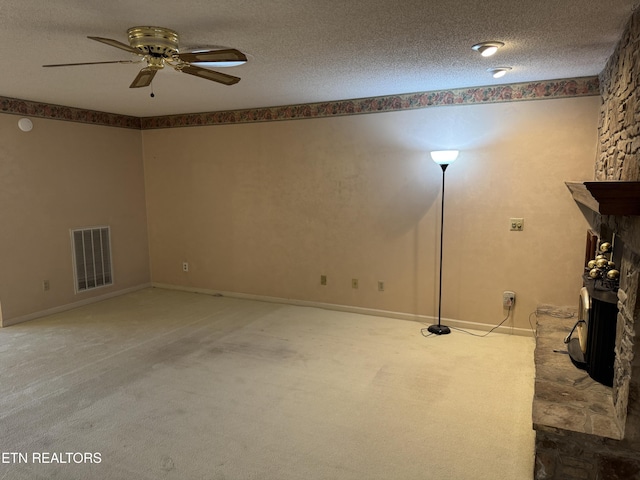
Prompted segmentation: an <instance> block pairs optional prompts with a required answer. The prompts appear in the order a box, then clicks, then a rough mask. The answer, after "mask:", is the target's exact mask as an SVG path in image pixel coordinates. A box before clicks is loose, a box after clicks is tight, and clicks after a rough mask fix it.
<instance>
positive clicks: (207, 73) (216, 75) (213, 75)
mask: <svg viewBox="0 0 640 480" xmlns="http://www.w3.org/2000/svg"><path fill="white" fill-rule="evenodd" d="M176 70H179V71H181V72H184V73H188V74H189V75H194V76H196V77H200V78H204V79H206V80H212V81H214V82H218V83H223V84H225V85H233V84H235V83H238V82H239V81H240V78H239V77H234V76H233V75H227V74H226V73H220V72H214V71H213V70H209V69H207V68H202V67H197V66H196V65H188V64H187V65H183V66H182V67H180V68H178V69H176Z"/></svg>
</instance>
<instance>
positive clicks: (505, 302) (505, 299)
mask: <svg viewBox="0 0 640 480" xmlns="http://www.w3.org/2000/svg"><path fill="white" fill-rule="evenodd" d="M515 302H516V294H515V292H511V291H509V290H505V291H504V292H502V306H503V307H504V308H511V307H513V304H514V303H515Z"/></svg>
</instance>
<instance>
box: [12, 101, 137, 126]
mask: <svg viewBox="0 0 640 480" xmlns="http://www.w3.org/2000/svg"><path fill="white" fill-rule="evenodd" d="M0 113H11V114H15V115H24V116H25V117H37V118H48V119H51V120H66V121H68V122H78V123H91V124H94V125H103V126H108V127H122V128H133V129H137V130H140V128H141V122H140V118H139V117H130V116H127V115H118V114H115V113H106V112H97V111H95V110H83V109H81V108H74V107H65V106H62V105H51V104H48V103H39V102H32V101H30V100H20V99H18V98H8V97H0Z"/></svg>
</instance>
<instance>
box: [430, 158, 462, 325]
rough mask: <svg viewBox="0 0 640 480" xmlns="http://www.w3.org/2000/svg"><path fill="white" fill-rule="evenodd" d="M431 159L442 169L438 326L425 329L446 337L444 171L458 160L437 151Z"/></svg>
mask: <svg viewBox="0 0 640 480" xmlns="http://www.w3.org/2000/svg"><path fill="white" fill-rule="evenodd" d="M431 158H432V159H433V161H434V162H436V163H437V164H438V165H440V168H442V201H441V205H442V206H441V212H440V284H439V286H438V324H437V325H431V326H429V328H428V329H427V330H428V331H429V332H431V333H434V334H436V335H446V334H448V333H451V329H450V328H449V327H447V326H446V325H442V324H441V323H440V320H441V317H442V239H443V232H444V171H445V170H446V169H447V167H448V166H449V164H451V163H453V161H454V160H455V159H456V158H458V150H437V151H435V152H431Z"/></svg>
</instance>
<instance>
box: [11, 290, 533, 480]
mask: <svg viewBox="0 0 640 480" xmlns="http://www.w3.org/2000/svg"><path fill="white" fill-rule="evenodd" d="M422 327H423V325H422V324H420V323H417V322H410V321H402V320H395V319H388V318H381V317H370V316H365V315H358V314H350V313H343V312H332V311H327V310H322V309H316V308H308V307H297V306H286V305H277V304H270V303H263V302H256V301H248V300H238V299H231V298H222V297H214V296H208V295H202V294H192V293H186V292H177V291H170V290H160V289H147V290H142V291H139V292H135V293H132V294H128V295H125V296H121V297H117V298H113V299H110V300H107V301H104V302H101V303H98V304H94V305H90V306H87V307H82V308H79V309H76V310H73V311H70V312H66V313H63V314H57V315H53V316H50V317H47V318H44V319H40V320H36V321H32V322H29V323H25V324H21V325H16V326H12V327H8V328H5V329H2V330H0V352H1V357H0V358H1V360H0V362H1V370H0V386H1V389H2V393H1V399H0V408H1V409H0V425H1V440H0V451H1V452H2V463H0V478H1V479H11V480H21V479H29V480H33V479H50V478H60V479H65V480H73V479H85V480H86V479H136V480H144V479H150V480H151V479H153V480H157V479H165V478H166V479H180V480H192V479H193V480H197V479H202V480H205V479H206V480H214V479H215V480H222V479H226V480H236V479H237V480H244V479H260V480H268V479H274V480H275V479H278V480H286V479H354V480H355V479H358V480H362V479H402V480H409V479H437V480H446V479H455V480H467V479H468V480H482V479H487V480H495V479H498V478H504V479H509V480H520V479H523V480H524V479H531V478H532V477H533V455H534V432H533V430H532V427H531V400H532V396H533V378H534V367H533V349H534V340H533V339H532V338H525V337H519V336H509V335H504V334H496V333H492V334H491V335H489V336H488V337H486V338H477V337H473V336H469V335H466V334H463V333H459V332H455V331H454V332H453V333H452V334H451V335H447V336H440V337H436V336H432V337H424V336H422V335H421V333H420V330H421V328H422ZM42 452H49V453H50V454H52V453H54V452H58V454H59V455H60V454H61V457H62V458H63V459H64V458H65V455H66V453H67V452H68V453H76V452H79V453H85V452H86V453H90V454H95V453H97V454H99V457H100V460H101V461H100V463H89V462H86V461H83V462H82V463H74V460H73V457H68V456H67V457H66V458H70V461H71V463H64V464H63V463H46V464H45V463H38V462H37V455H38V454H41V453H42ZM7 453H16V454H18V453H22V454H24V455H25V456H27V457H28V458H27V462H21V461H19V460H20V459H19V457H16V456H15V455H14V458H13V459H11V458H9V457H8V456H7ZM34 454H36V461H35V462H34V461H33V456H34ZM40 458H43V457H42V455H41V456H40ZM45 458H46V457H45ZM79 458H80V457H78V456H76V457H75V459H76V460H77V459H79ZM96 458H97V455H93V456H91V457H90V459H93V460H94V461H95V460H96ZM6 460H10V461H8V462H7V461H6Z"/></svg>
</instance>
